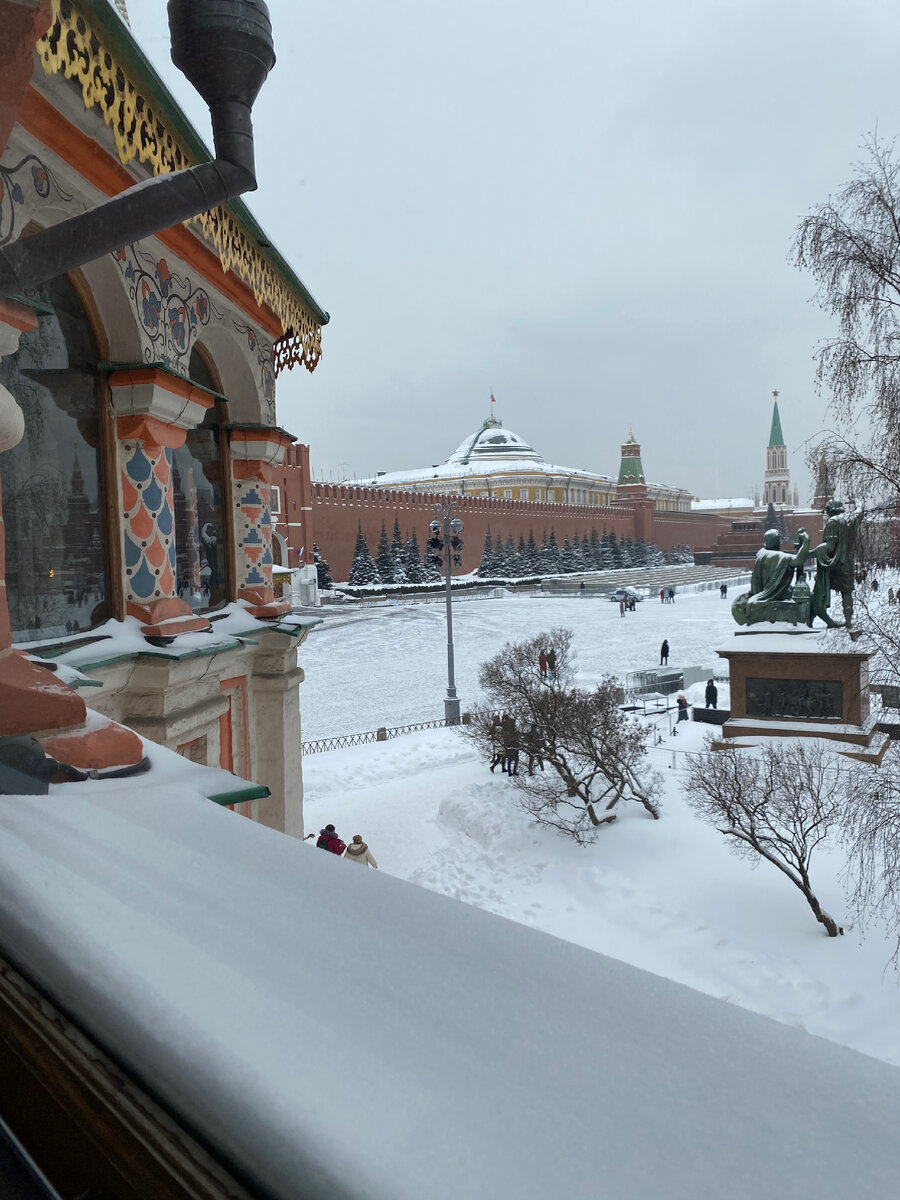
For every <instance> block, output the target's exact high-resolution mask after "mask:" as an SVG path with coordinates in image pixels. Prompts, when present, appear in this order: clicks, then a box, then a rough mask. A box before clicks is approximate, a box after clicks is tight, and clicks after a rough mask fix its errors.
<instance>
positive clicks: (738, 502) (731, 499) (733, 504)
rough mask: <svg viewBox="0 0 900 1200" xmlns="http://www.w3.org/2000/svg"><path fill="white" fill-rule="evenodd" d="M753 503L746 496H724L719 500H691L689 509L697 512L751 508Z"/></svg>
mask: <svg viewBox="0 0 900 1200" xmlns="http://www.w3.org/2000/svg"><path fill="white" fill-rule="evenodd" d="M752 507H753V501H752V500H751V499H750V498H749V497H748V496H726V497H724V498H722V499H719V500H692V501H691V508H692V509H696V510H697V511H702V510H703V509H710V508H752Z"/></svg>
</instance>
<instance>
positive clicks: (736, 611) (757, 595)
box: [731, 529, 810, 625]
mask: <svg viewBox="0 0 900 1200" xmlns="http://www.w3.org/2000/svg"><path fill="white" fill-rule="evenodd" d="M797 535H798V542H797V549H796V552H795V553H794V554H788V553H787V551H785V550H782V549H781V548H780V547H781V534H780V533H779V532H778V530H777V529H767V530H766V532H765V535H764V537H763V547H762V549H761V550H758V551H757V553H756V560H755V561H754V563H753V574H752V575H751V577H750V591H749V592H743V593H742V594H741V595H740V596H738V598H737V599H736V600H735V602H734V604H732V606H731V612H732V615H733V616H734V619H735V621H737V623H738V625H755V624H757V623H758V622H760V621H789V622H790V624H792V625H797V624H798V623H799V624H804V623H805V624H809V619H810V618H809V588H808V587H807V586H806V583H805V580H804V578H803V564H804V563H805V562H806V559H807V557H808V555H809V552H810V550H809V535H808V534H807V532H806V530H805V529H799V530H798V531H797ZM795 573H796V575H797V584H796V586H795V584H794V575H795Z"/></svg>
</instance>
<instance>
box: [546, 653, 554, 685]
mask: <svg viewBox="0 0 900 1200" xmlns="http://www.w3.org/2000/svg"><path fill="white" fill-rule="evenodd" d="M547 674H548V676H549V677H550V682H551V683H553V682H554V680H555V679H556V651H555V650H554V649H553V647H552V646H551V647H550V649H549V650H548V651H547Z"/></svg>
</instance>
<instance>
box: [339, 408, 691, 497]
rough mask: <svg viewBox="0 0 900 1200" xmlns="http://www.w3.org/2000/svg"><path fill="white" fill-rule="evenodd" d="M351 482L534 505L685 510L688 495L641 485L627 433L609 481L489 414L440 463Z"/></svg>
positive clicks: (640, 468)
mask: <svg viewBox="0 0 900 1200" xmlns="http://www.w3.org/2000/svg"><path fill="white" fill-rule="evenodd" d="M353 482H354V484H355V485H356V486H360V487H378V488H385V489H388V490H391V491H394V490H402V491H411V492H449V493H451V494H454V495H461V496H477V497H480V498H482V499H499V500H527V501H531V502H533V503H536V504H567V505H572V504H576V505H586V506H588V507H606V506H608V505H611V504H615V503H616V502H618V501H622V500H627V499H649V500H652V501H653V506H654V508H655V509H656V510H657V511H659V512H690V508H691V494H690V492H689V491H687V490H686V489H684V488H676V487H670V486H668V485H667V484H663V483H647V481H646V479H645V478H644V468H643V466H642V464H641V448H640V446H639V445H638V443H637V442H636V441H635V439H634V434H633V433H629V435H628V441H627V442H625V443H623V445H622V459H621V464H620V467H619V476H618V479H614V478H613V477H612V476H611V475H604V474H601V473H598V472H596V471H589V470H585V469H584V468H580V467H563V466H558V465H556V464H554V463H548V462H547V461H546V459H545V458H543V457H542V455H540V454H538V452H537V451H536V450H535V449H534V448H533V447H532V446H531V445H529V443H528V442H526V441H525V439H524V438H523V437H521V436H520V435H519V434H518V433H513V431H512V430H511V429H506V428H504V426H503V425H502V424H501V423H500V422H499V421H498V420H496V419H495V418H494V417H488V418H487V420H485V421H484V423H483V424H482V426H481V428H480V429H478V430H477V431H476V432H475V433H473V434H470V435H469V436H468V437H467V438H466V439H465V441H463V442H462V444H461V445H460V446H458V447H457V449H456V450H454V451H453V453H452V454H451V455H450V456H449V458H446V459H444V461H443V462H442V463H439V464H436V465H434V466H431V467H416V468H413V469H412V470H406V471H392V472H390V473H380V474H379V475H377V476H375V477H374V478H372V479H362V480H354V481H353Z"/></svg>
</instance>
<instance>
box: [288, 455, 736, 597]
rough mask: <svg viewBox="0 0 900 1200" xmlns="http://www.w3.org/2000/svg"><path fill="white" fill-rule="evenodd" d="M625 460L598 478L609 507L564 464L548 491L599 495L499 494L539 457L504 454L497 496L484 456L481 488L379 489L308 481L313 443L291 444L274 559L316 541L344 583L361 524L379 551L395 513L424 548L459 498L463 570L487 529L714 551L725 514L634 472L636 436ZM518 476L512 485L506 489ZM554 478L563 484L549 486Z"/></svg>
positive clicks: (306, 552)
mask: <svg viewBox="0 0 900 1200" xmlns="http://www.w3.org/2000/svg"><path fill="white" fill-rule="evenodd" d="M451 457H452V456H451ZM448 461H449V460H448ZM623 463H624V464H625V469H626V470H627V472H629V473H628V474H627V475H625V477H624V478H623V477H622V474H621V472H620V479H622V482H621V483H616V481H615V480H610V479H609V477H606V476H597V477H595V479H597V480H598V481H602V487H603V492H604V494H605V495H604V498H605V496H606V495H611V496H614V497H615V499H613V500H612V502H611V503H606V504H600V503H597V502H596V499H595V496H596V491H595V488H596V487H597V486H598V485H596V484H595V485H594V487H592V486H591V480H590V479H589V478H587V477H586V476H587V473H579V472H574V471H567V470H566V469H565V468H554V469H553V471H552V472H544V473H543V475H542V477H541V483H542V484H543V496H544V497H546V495H547V492H548V491H550V492H556V494H558V495H560V496H561V497H562V496H564V495H565V494H566V489H567V490H568V491H569V493H570V494H572V493H575V492H576V491H577V494H578V495H579V498H581V497H582V496H586V497H587V498H590V499H591V500H593V501H594V502H592V503H571V502H569V503H567V502H566V501H565V500H563V499H560V501H559V502H553V501H550V500H547V499H546V498H542V499H541V500H520V499H513V498H512V497H511V496H506V495H504V494H503V493H504V492H515V493H516V494H518V492H519V491H520V490H525V488H526V487H528V486H531V487H533V484H532V485H528V484H526V483H524V482H522V480H523V479H524V478H525V477H526V475H527V477H528V478H529V479H531V478H534V477H535V472H536V464H535V460H534V459H533V458H529V459H528V460H525V461H524V462H521V463H520V462H516V461H514V460H512V459H509V458H507V459H504V461H503V463H502V468H501V471H499V472H496V473H494V477H493V479H492V482H491V484H490V487H491V494H485V492H486V490H487V486H488V485H487V484H486V483H485V480H486V479H490V478H491V474H492V473H491V471H490V468H489V464H488V463H487V462H485V461H484V460H482V461H480V462H479V464H478V473H477V476H476V477H475V478H476V480H477V490H476V487H472V480H471V479H469V480H466V481H465V482H467V483H468V484H469V487H470V490H468V491H466V490H463V487H464V483H463V481H462V480H461V479H460V478H459V477H458V474H457V477H456V478H454V479H452V480H448V479H443V478H441V479H437V480H435V481H434V485H433V486H432V487H426V480H425V479H424V478H422V477H420V478H418V479H415V480H409V481H408V482H407V483H406V486H403V485H402V484H400V483H394V481H393V479H390V480H388V479H387V478H384V482H382V477H379V478H378V480H377V485H376V481H375V480H372V481H369V482H367V483H366V484H364V485H361V484H325V483H313V482H312V480H311V477H310V471H309V447H308V446H302V445H295V446H290V447H288V448H287V451H286V454H285V460H284V463H283V464H282V466H281V467H279V468H277V469H276V471H275V477H274V480H273V482H274V484H275V486H276V488H277V489H278V501H277V502H278V504H279V507H280V509H281V511H280V512H277V513H274V514H273V516H274V518H275V533H276V541H277V543H278V544H279V545H278V547H277V548H276V556H277V552H278V549H280V550H281V554H282V559H283V561H285V562H286V563H287V565H289V566H295V565H297V564H298V562H300V561H301V559H300V555H301V553H302V559H303V561H305V562H311V561H312V545H313V542H315V543H316V544H317V545H318V547H319V549H320V550H321V552H322V554H323V555H324V556H325V558H326V559H327V560H328V563H329V564H330V567H331V573H332V575H333V577H334V578H335V579H336V580H345V579H347V577H348V575H349V573H350V564H351V561H352V559H353V548H354V544H355V542H356V535H357V531H358V529H360V528H361V529H362V531H363V533H364V534H365V537H366V541H367V542H368V544H369V548H370V550H372V552H373V553H374V550H375V547H376V545H377V543H378V538H379V536H380V534H381V527H382V524H384V525H385V527H386V528H387V530H388V533H390V531H391V529H392V528H393V524H394V519H395V518H396V519H397V520H398V521H399V523H400V529H401V531H402V533H403V534H404V537H405V536H406V534H407V532H408V531H409V532H411V531H412V530H413V529H415V530H416V533H417V535H418V538H419V542H420V544H422V545H424V541H425V538H426V536H427V530H428V526H429V524H430V523H431V521H432V520H433V506H434V505H435V504H436V503H446V502H447V501H448V500H451V499H452V500H455V501H456V503H457V505H458V507H459V515H460V517H461V518H462V520H463V521H464V523H465V531H464V533H463V535H462V536H463V542H464V548H463V554H462V566H461V567H459V568H457V570H456V572H455V573H456V574H466V573H467V572H469V571H474V569H475V568H476V567H477V566H478V563H479V562H480V560H481V552H482V548H483V545H484V537H485V534H486V533H487V531H488V529H490V531H491V534H492V535H493V536H494V537H496V535H497V534H498V533H500V534H502V535H503V537H504V539H505V538H506V536H507V535H508V534H512V537H513V540H514V541H518V538H519V535H520V534H522V535H523V536H524V537H525V538H526V539H527V537H528V533H529V531H530V530H533V531H534V535H535V538H536V539H537V540H538V542H540V541H541V538H542V535H543V533H544V532H545V531H546V532H547V533H549V532H550V530H551V529H553V530H554V531H555V533H556V537H557V539H558V540H559V541H560V543H561V542H562V541H563V539H564V538H571V537H572V535H573V534H575V533H577V534H578V535H579V537H583V536H585V535H588V536H590V532H591V530H592V529H596V530H597V532H598V534H602V533H603V532H604V531H608V532H614V533H615V534H616V537H617V538H621V537H629V538H632V539H634V538H638V537H642V538H643V539H644V541H645V542H646V543H648V544H650V543H656V545H658V546H659V547H660V549H661V550H663V551H667V550H671V549H672V548H673V547H674V546H677V545H684V544H687V545H690V546H691V547H693V548H699V547H709V546H712V545H713V544H714V543H715V541H716V539H717V538H718V537H719V536H720V535H721V534H724V533H727V532H728V531H729V530H730V529H731V524H732V522H731V520H730V519H729V518H728V517H725V516H721V515H719V514H717V513H706V512H697V513H695V512H691V511H690V510H689V509H686V507H685V505H684V503H683V500H682V499H681V497H682V496H683V495H684V493H683V492H681V490H680V489H671V488H665V487H663V486H662V485H648V484H646V483H645V482H644V480H643V475H642V474H635V467H634V464H635V463H637V465H638V467H639V466H640V446H639V445H638V444H637V443H636V442H635V441H634V439H633V438H631V439H630V440H629V441H628V442H626V443H625V444H624V445H623ZM445 465H447V464H445ZM517 468H518V470H517ZM397 474H398V475H399V472H398V473H397ZM421 474H422V475H424V472H423V473H421ZM498 475H500V478H499V481H498V478H497V476H498ZM513 479H515V483H516V486H515V487H513V486H510V487H503V486H502V485H503V484H504V483H511V482H512V480H513ZM565 481H568V483H565ZM520 483H521V484H522V486H521V488H520V487H519V486H518V485H519V484H520ZM548 483H556V485H557V486H556V487H554V488H551V487H549V486H548ZM385 485H387V486H385ZM498 492H499V493H500V494H499V495H498V494H497V493H498ZM654 493H655V494H654ZM532 494H533V492H532Z"/></svg>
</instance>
